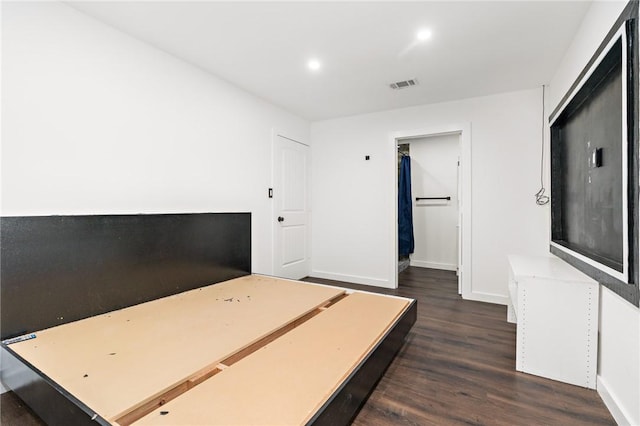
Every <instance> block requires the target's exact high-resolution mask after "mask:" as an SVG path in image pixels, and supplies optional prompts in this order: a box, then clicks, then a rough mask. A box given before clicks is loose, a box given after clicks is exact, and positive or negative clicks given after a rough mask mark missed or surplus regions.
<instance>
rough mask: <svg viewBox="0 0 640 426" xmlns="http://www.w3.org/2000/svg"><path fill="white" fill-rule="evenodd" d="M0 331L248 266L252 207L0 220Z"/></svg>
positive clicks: (204, 281)
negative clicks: (247, 209) (229, 210)
mask: <svg viewBox="0 0 640 426" xmlns="http://www.w3.org/2000/svg"><path fill="white" fill-rule="evenodd" d="M0 257H1V265H0V268H1V269H0V305H1V311H0V320H1V331H2V336H1V338H2V339H6V338H8V337H12V336H16V335H21V334H24V333H27V332H31V331H36V330H41V329H44V328H49V327H52V326H55V325H59V324H64V323H68V322H71V321H75V320H78V319H82V318H86V317H90V316H93V315H97V314H101V313H105V312H109V311H113V310H116V309H120V308H123V307H126V306H131V305H135V304H139V303H143V302H147V301H150V300H154V299H158V298H161V297H165V296H168V295H172V294H176V293H180V292H182V291H186V290H191V289H194V288H198V287H202V286H206V285H210V284H214V283H217V282H220V281H225V280H228V279H232V278H236V277H239V276H242V275H247V274H249V273H251V214H250V213H201V214H162V215H108V216H31V217H2V218H1V219H0Z"/></svg>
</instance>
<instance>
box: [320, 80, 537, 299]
mask: <svg viewBox="0 0 640 426" xmlns="http://www.w3.org/2000/svg"><path fill="white" fill-rule="evenodd" d="M541 99H542V97H541V89H534V90H525V91H518V92H512V93H505V94H499V95H494V96H487V97H481V98H473V99H466V100H462V101H457V102H447V103H441V104H433V105H423V106H418V107H412V108H405V109H397V110H391V111H385V112H379V113H374V114H365V115H359V116H354V117H346V118H341V119H334V120H327V121H322V122H316V123H312V125H311V140H312V141H313V159H312V174H313V183H312V206H313V211H314V226H313V236H312V247H313V249H312V251H313V261H312V272H311V274H312V275H314V276H321V277H327V278H335V279H343V280H346V281H352V282H361V283H365V284H371V285H379V286H390V283H391V282H392V275H393V274H394V273H395V270H392V269H391V265H392V262H390V259H389V250H388V248H389V247H390V245H392V244H393V239H394V238H395V237H394V236H393V235H392V232H391V226H392V222H393V219H392V217H391V215H390V208H389V206H390V205H393V204H394V203H395V202H396V200H395V199H394V198H395V196H394V194H395V189H394V187H393V182H394V178H393V173H396V160H395V157H393V156H390V154H389V152H393V150H390V145H389V144H390V143H391V141H390V138H391V133H393V132H399V131H408V130H412V129H420V128H426V127H433V126H442V125H444V126H446V125H449V124H457V123H471V158H472V164H471V168H472V170H471V173H472V198H473V212H472V222H473V223H472V247H471V250H472V259H470V260H471V262H472V265H471V275H472V293H473V295H472V298H474V299H477V300H488V301H493V302H498V303H506V297H507V260H506V256H507V255H508V254H511V253H519V254H543V253H546V252H547V251H548V239H547V229H548V211H547V208H546V207H538V206H536V204H535V200H534V197H533V194H535V193H536V191H537V190H538V188H539V185H540V184H539V182H540V178H539V167H540V166H539V164H540V163H539V161H540V133H541V131H540V127H541V120H542V116H541V108H542V106H541V103H542V101H541ZM365 155H370V156H371V160H370V161H365V160H364V156H365Z"/></svg>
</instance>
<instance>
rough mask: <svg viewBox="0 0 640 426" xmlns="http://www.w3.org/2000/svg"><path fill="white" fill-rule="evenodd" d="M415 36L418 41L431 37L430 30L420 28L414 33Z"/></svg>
mask: <svg viewBox="0 0 640 426" xmlns="http://www.w3.org/2000/svg"><path fill="white" fill-rule="evenodd" d="M416 38H417V39H418V41H425V40H429V39H430V38H431V30H428V29H426V28H423V29H421V30H420V31H418V32H417V33H416Z"/></svg>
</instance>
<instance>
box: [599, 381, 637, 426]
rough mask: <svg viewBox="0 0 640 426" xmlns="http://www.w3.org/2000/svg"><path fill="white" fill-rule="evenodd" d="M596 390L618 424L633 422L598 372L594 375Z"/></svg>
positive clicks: (623, 425)
mask: <svg viewBox="0 0 640 426" xmlns="http://www.w3.org/2000/svg"><path fill="white" fill-rule="evenodd" d="M596 390H597V391H598V395H600V398H602V402H604V405H606V406H607V408H608V409H609V412H610V413H611V415H612V416H613V419H614V420H615V421H616V423H618V425H620V426H627V425H633V424H634V423H631V417H630V416H629V415H628V414H627V413H626V412H625V410H624V408H622V406H621V405H620V404H619V403H618V398H616V396H615V394H614V393H613V392H612V391H611V390H610V389H609V388H608V387H607V382H606V381H605V380H603V379H602V376H600V375H599V374H598V375H597V376H596Z"/></svg>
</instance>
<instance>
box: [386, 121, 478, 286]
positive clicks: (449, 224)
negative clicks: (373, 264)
mask: <svg viewBox="0 0 640 426" xmlns="http://www.w3.org/2000/svg"><path fill="white" fill-rule="evenodd" d="M470 128H471V126H470V124H463V125H454V126H443V127H440V128H432V129H422V130H414V131H406V132H396V133H394V134H393V135H392V138H391V139H392V140H391V143H392V144H393V145H392V147H393V161H394V168H395V169H396V173H394V179H395V182H394V186H393V187H394V192H395V194H394V195H395V197H394V201H393V215H392V216H393V232H392V235H393V236H394V242H393V253H392V255H391V256H392V259H393V267H392V268H391V270H392V271H393V272H394V276H393V277H391V278H392V280H391V281H392V283H393V284H394V287H397V283H398V278H397V275H398V273H400V272H401V271H402V270H403V268H405V267H406V266H408V265H410V266H415V267H423V268H432V269H441V270H448V271H456V273H457V277H458V293H459V294H461V295H462V296H463V298H466V296H468V295H470V294H471V288H472V287H471V139H470ZM402 157H408V158H409V161H410V169H411V178H410V182H411V196H410V197H411V198H410V200H411V201H410V202H411V206H410V208H411V213H412V222H413V224H412V226H413V227H412V229H413V239H414V242H415V243H414V250H413V252H412V253H411V254H410V255H409V256H408V259H406V258H402V257H400V254H401V253H400V246H401V245H402V246H403V251H405V252H406V244H404V243H402V244H400V243H399V239H400V238H405V237H404V233H405V228H406V226H405V225H404V222H403V221H404V218H403V216H406V211H404V210H403V212H402V213H401V212H400V206H399V198H400V195H401V191H405V189H404V188H403V189H400V188H399V186H400V185H399V184H400V182H401V176H400V163H401V161H402ZM405 161H407V159H405ZM404 186H405V187H406V185H404ZM403 196H404V198H405V199H406V198H407V196H406V194H404V192H403ZM400 222H402V223H403V224H402V226H401V227H402V231H401V230H400V228H401V227H400V226H399V223H400ZM400 231H401V232H402V234H401V233H400ZM405 254H406V253H405ZM407 260H408V261H407Z"/></svg>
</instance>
